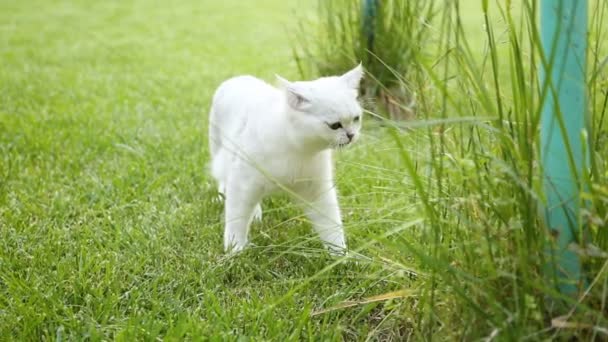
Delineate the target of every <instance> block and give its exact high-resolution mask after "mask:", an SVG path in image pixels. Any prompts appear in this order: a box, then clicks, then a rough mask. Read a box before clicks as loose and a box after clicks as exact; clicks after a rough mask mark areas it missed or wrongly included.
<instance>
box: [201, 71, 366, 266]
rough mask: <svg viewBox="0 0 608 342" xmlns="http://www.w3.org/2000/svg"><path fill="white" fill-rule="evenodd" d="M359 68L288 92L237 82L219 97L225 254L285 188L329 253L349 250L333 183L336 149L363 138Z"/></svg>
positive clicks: (287, 85) (212, 139) (215, 156)
mask: <svg viewBox="0 0 608 342" xmlns="http://www.w3.org/2000/svg"><path fill="white" fill-rule="evenodd" d="M362 76H363V69H362V67H361V65H358V66H357V67H355V68H354V69H352V70H351V71H349V72H347V73H346V74H344V75H342V76H333V77H323V78H320V79H317V80H314V81H302V82H289V81H287V80H285V79H283V78H281V77H280V76H278V75H277V79H278V81H279V84H280V88H275V87H273V86H271V85H269V84H267V83H265V82H263V81H261V80H259V79H257V78H254V77H252V76H239V77H235V78H231V79H229V80H227V81H225V82H224V83H222V84H221V85H220V87H219V88H218V89H217V91H216V92H215V95H214V97H213V104H212V106H211V112H210V114H209V115H210V116H209V148H210V151H211V158H212V160H211V172H212V175H213V177H214V178H215V179H216V180H217V182H218V185H219V192H220V193H221V194H223V195H224V198H225V208H224V215H225V218H224V219H225V222H224V223H225V228H224V249H225V250H226V251H228V252H230V251H232V252H237V251H240V250H242V249H243V248H244V247H245V246H246V245H247V234H248V230H249V225H250V224H251V221H252V219H253V218H254V217H255V218H259V219H261V215H262V209H261V206H260V202H261V200H262V198H263V197H264V196H266V195H268V194H270V193H272V192H273V191H276V190H279V189H283V190H286V191H287V192H288V193H290V194H291V195H292V197H293V198H294V199H295V200H296V201H298V203H300V204H301V205H302V207H303V208H304V210H305V212H306V214H307V216H308V218H309V219H310V220H311V221H312V223H313V226H314V228H315V230H316V231H317V233H318V234H319V236H320V238H321V240H322V241H323V243H324V244H325V245H326V246H327V247H328V249H329V251H330V252H331V253H334V254H342V253H343V252H344V251H345V249H346V241H345V238H344V230H343V228H342V220H341V218H340V208H339V206H338V199H337V196H336V189H335V185H334V181H333V163H332V149H335V148H340V147H343V146H346V145H349V144H351V143H353V142H354V141H355V140H357V138H358V136H359V129H360V128H361V121H362V113H363V111H362V109H361V106H360V105H359V102H358V101H357V88H358V87H359V82H360V81H361V78H362Z"/></svg>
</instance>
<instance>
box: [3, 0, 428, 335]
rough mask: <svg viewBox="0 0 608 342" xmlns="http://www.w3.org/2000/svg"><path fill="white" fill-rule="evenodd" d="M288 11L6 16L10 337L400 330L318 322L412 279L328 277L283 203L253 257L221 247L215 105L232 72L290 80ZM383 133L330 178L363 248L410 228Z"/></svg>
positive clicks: (220, 6) (390, 318) (23, 6)
mask: <svg viewBox="0 0 608 342" xmlns="http://www.w3.org/2000/svg"><path fill="white" fill-rule="evenodd" d="M294 5H295V2H294V1H292V2H284V1H272V2H264V3H259V4H257V3H256V4H255V5H254V4H253V2H252V3H249V2H242V1H230V0H229V1H222V2H198V1H190V2H179V3H174V4H169V5H164V6H162V7H161V6H159V5H158V4H157V3H153V2H146V1H126V2H100V3H96V4H92V3H90V2H86V1H81V2H58V3H57V2H53V3H49V2H45V1H26V2H12V1H4V2H2V3H0V32H1V34H0V37H1V38H0V56H1V57H0V60H2V64H1V65H0V150H1V152H0V232H1V233H0V235H1V236H2V239H1V240H0V241H1V242H0V336H4V337H8V338H10V337H11V336H12V338H15V339H19V340H20V339H38V338H40V337H46V338H55V337H57V338H59V337H60V335H62V336H68V337H72V338H77V339H80V338H84V337H90V338H92V339H104V338H124V339H125V340H131V338H132V337H138V338H150V339H153V338H156V337H158V336H161V337H175V338H181V337H183V336H187V335H189V336H218V337H233V338H237V337H239V336H252V337H255V336H257V337H264V338H277V339H282V338H284V337H288V336H292V337H293V336H295V337H307V336H316V337H322V336H325V337H326V338H332V337H334V338H336V337H340V336H365V334H367V333H372V334H373V335H376V336H382V335H383V334H384V335H387V336H388V335H390V334H400V330H399V328H398V327H397V328H396V326H397V325H396V324H395V323H394V322H397V321H399V322H401V321H403V320H404V319H405V318H403V317H402V316H399V315H396V314H392V312H394V310H393V309H383V308H381V307H380V308H376V307H375V306H374V305H367V306H365V305H364V306H361V307H355V308H352V309H348V310H345V311H344V312H342V311H341V312H335V313H326V314H323V315H319V316H315V317H311V315H310V314H311V312H312V311H315V310H320V309H323V308H328V307H330V306H331V305H334V304H337V303H341V302H342V301H344V300H355V299H358V298H362V297H366V296H371V295H375V294H379V293H384V292H387V291H390V290H394V289H400V288H402V287H404V286H407V284H409V275H408V274H406V273H403V272H397V270H395V269H394V268H393V267H392V264H391V262H390V261H386V262H375V263H373V264H369V265H368V264H361V265H355V264H352V265H348V266H345V265H338V266H337V267H333V268H330V269H329V270H327V271H325V273H320V272H321V271H323V270H326V269H328V268H329V267H330V266H331V265H332V264H333V263H335V260H332V259H329V258H328V257H327V256H326V254H325V253H324V251H323V250H322V248H321V246H320V244H319V243H318V242H317V241H316V239H315V238H314V236H312V234H311V232H310V226H309V224H308V223H306V222H305V221H304V220H303V219H301V217H300V212H299V211H297V210H296V209H295V208H294V207H293V206H292V205H291V204H289V202H288V201H286V200H285V199H282V198H277V199H272V200H270V201H268V202H267V203H265V208H266V214H265V219H264V222H263V223H262V224H257V225H256V226H255V227H254V228H253V236H252V240H253V243H254V244H256V245H257V246H258V247H255V248H252V249H250V250H249V251H247V252H246V253H244V254H243V255H241V256H239V257H237V258H233V259H227V258H226V257H225V256H224V255H223V253H222V250H221V248H222V241H221V237H222V225H221V218H222V208H221V205H220V204H217V203H214V202H212V200H211V199H212V198H213V197H214V196H215V192H214V187H213V186H212V184H211V183H210V180H209V178H208V177H207V175H206V174H205V172H204V166H205V164H206V163H207V158H208V155H207V151H206V145H207V141H206V140H207V139H206V115H207V110H208V107H209V101H210V98H211V95H212V93H213V91H214V89H215V87H217V85H218V84H219V83H220V82H221V81H222V80H223V79H225V78H227V77H230V76H232V75H235V74H241V73H250V74H255V75H258V76H260V77H264V78H266V79H269V80H272V77H273V75H274V73H280V74H282V75H284V76H286V77H292V76H294V75H295V74H296V68H295V64H294V63H293V62H292V61H291V57H290V48H289V44H288V40H287V36H286V34H285V30H284V29H283V24H285V23H287V22H288V16H289V15H290V13H291V8H293V7H294ZM377 135H379V137H374V136H373V135H370V136H369V137H368V138H366V139H365V141H364V142H363V143H362V144H360V146H358V147H357V148H355V149H353V150H350V151H347V152H345V154H346V155H345V156H344V158H343V159H346V160H347V161H349V160H350V165H349V164H348V162H345V163H342V164H341V165H340V172H339V173H338V179H339V181H338V182H339V186H340V189H341V194H342V206H343V208H344V213H345V221H346V224H347V226H348V228H347V229H348V231H349V238H350V242H351V244H352V246H353V247H357V246H361V245H363V244H364V243H366V242H367V241H368V240H369V238H370V237H372V236H375V235H377V234H379V233H384V232H385V231H386V230H388V229H394V228H395V226H396V222H399V224H401V220H404V221H405V222H407V221H409V220H413V219H415V218H416V217H415V216H413V217H409V215H408V212H409V211H411V210H413V206H414V201H413V200H412V201H409V200H406V198H403V197H402V196H401V194H400V193H399V192H398V191H395V190H393V191H391V192H388V191H387V189H390V188H393V184H394V183H400V182H402V181H403V178H404V175H403V174H401V173H400V172H399V171H392V174H393V175H399V177H397V178H394V177H392V176H390V175H389V174H386V173H385V172H384V171H383V170H384V169H385V168H390V166H389V165H390V164H386V163H385V161H386V162H391V163H392V160H393V158H392V156H391V154H390V149H391V148H392V146H391V144H389V143H387V142H386V140H387V139H386V138H383V137H382V136H381V135H380V134H377ZM382 140H384V141H385V142H384V145H385V147H384V149H385V150H386V151H387V153H384V154H381V155H376V153H375V151H377V150H376V149H377V148H380V146H378V145H377V143H378V141H380V143H382ZM372 146H374V148H373V149H372ZM392 164H393V165H394V163H392ZM381 175H382V177H380V176H381ZM370 200H373V204H371V205H370V203H369V201H370ZM404 203H407V206H405V207H402V206H401V204H404ZM408 208H409V209H408ZM293 245H296V246H297V245H299V247H297V248H296V249H293V248H291V249H290V248H287V246H293ZM380 323H382V324H380ZM374 329H376V330H375V331H374V332H372V330H374ZM385 330H387V331H386V332H385Z"/></svg>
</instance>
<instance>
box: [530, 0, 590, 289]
mask: <svg viewBox="0 0 608 342" xmlns="http://www.w3.org/2000/svg"><path fill="white" fill-rule="evenodd" d="M540 23H541V42H542V49H543V53H544V61H545V64H544V65H543V68H541V76H540V77H541V86H543V87H544V88H545V89H547V95H546V96H545V98H544V103H543V107H542V117H541V125H542V126H541V134H540V136H541V160H542V167H543V190H544V192H545V195H546V200H547V204H546V208H545V212H544V218H545V223H546V225H547V229H548V233H549V235H550V237H551V243H550V244H549V246H548V247H547V254H546V255H547V257H548V260H547V264H546V265H545V271H546V273H545V274H546V275H547V276H548V277H550V279H551V280H552V281H554V284H555V285H556V287H557V288H558V289H559V290H560V292H561V293H564V294H569V295H573V294H576V293H577V292H578V290H579V288H580V286H581V285H582V283H583V282H584V277H583V275H582V271H581V262H580V258H579V256H578V255H577V254H576V253H575V252H573V251H572V250H570V249H569V248H568V247H569V245H570V244H571V243H572V242H577V241H578V239H579V237H580V232H579V226H580V222H579V213H580V209H581V208H580V206H581V200H580V194H581V191H582V189H583V179H584V177H583V175H584V174H583V172H587V171H586V168H587V166H588V165H589V163H588V162H587V158H588V154H587V152H588V151H589V149H588V142H587V140H586V138H583V137H584V136H586V135H584V134H583V133H584V131H585V128H586V127H587V126H586V118H587V93H586V92H587V91H586V82H585V79H586V77H585V75H586V57H587V56H586V53H587V0H542V1H541V20H540ZM547 86H548V88H546V87H547Z"/></svg>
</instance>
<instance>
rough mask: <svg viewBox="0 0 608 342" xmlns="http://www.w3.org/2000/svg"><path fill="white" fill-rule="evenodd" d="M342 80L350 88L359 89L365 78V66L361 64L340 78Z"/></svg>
mask: <svg viewBox="0 0 608 342" xmlns="http://www.w3.org/2000/svg"><path fill="white" fill-rule="evenodd" d="M340 78H341V79H342V80H343V81H344V82H346V84H347V85H348V86H349V87H351V88H353V89H359V83H360V82H361V79H362V78H363V66H362V65H361V63H359V65H357V66H356V67H355V68H354V69H352V70H350V71H347V72H346V73H345V74H344V75H342V76H340Z"/></svg>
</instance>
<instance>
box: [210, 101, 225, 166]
mask: <svg viewBox="0 0 608 342" xmlns="http://www.w3.org/2000/svg"><path fill="white" fill-rule="evenodd" d="M220 137H221V132H220V130H219V126H218V124H217V108H216V99H215V97H214V99H213V102H212V104H211V109H210V110H209V153H210V154H211V159H212V160H213V158H214V157H215V156H216V155H217V153H218V151H219V150H220V148H221V146H222V141H221V139H220Z"/></svg>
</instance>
